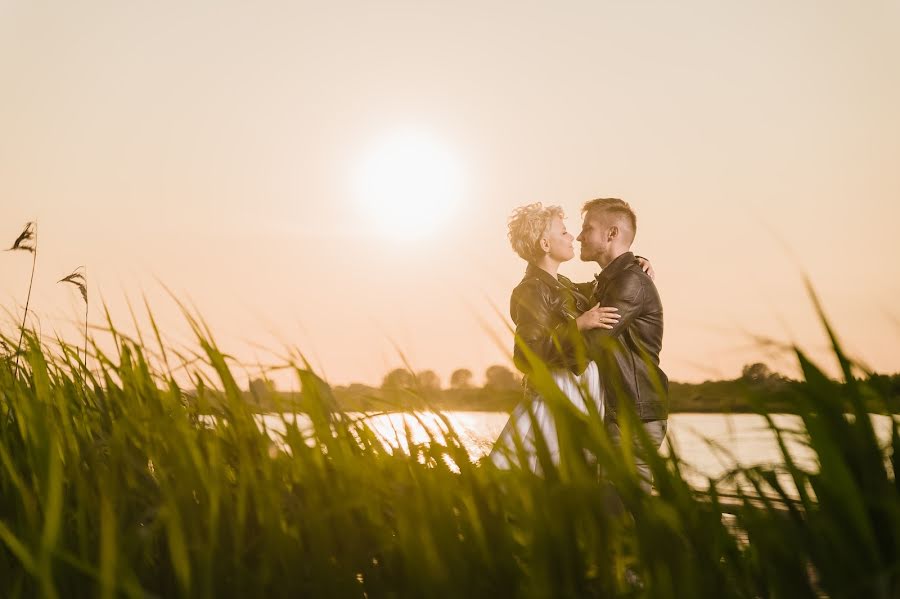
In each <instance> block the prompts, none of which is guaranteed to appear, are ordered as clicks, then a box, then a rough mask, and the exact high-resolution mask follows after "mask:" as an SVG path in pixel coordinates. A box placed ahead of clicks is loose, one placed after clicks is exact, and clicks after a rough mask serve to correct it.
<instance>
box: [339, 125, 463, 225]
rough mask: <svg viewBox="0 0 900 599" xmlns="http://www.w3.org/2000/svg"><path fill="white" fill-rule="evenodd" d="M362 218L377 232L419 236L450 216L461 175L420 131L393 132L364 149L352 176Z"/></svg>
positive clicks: (449, 154)
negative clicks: (357, 167) (358, 165)
mask: <svg viewBox="0 0 900 599" xmlns="http://www.w3.org/2000/svg"><path fill="white" fill-rule="evenodd" d="M355 185H356V194H355V195H356V198H357V201H358V203H359V206H360V210H361V212H362V215H363V217H364V218H365V222H366V223H367V224H370V225H371V226H372V227H373V228H374V229H375V230H376V231H377V232H379V233H380V234H382V235H385V236H389V237H392V238H398V239H419V238H422V237H428V236H430V235H432V234H434V233H435V232H437V231H438V230H439V229H440V228H441V227H442V226H443V225H445V224H446V222H447V221H448V219H449V218H451V217H452V215H453V212H454V209H455V208H456V207H457V206H458V204H459V201H460V196H461V195H462V187H463V178H462V173H461V170H460V167H459V164H458V161H457V159H456V157H455V156H454V154H453V152H452V151H450V149H449V148H448V147H447V146H445V145H444V144H441V143H440V142H439V141H438V140H437V139H435V138H434V137H432V136H430V135H428V134H427V133H425V132H423V131H416V130H402V131H395V132H393V133H390V134H388V135H385V136H383V137H381V138H379V139H378V140H377V141H376V142H375V143H373V144H372V145H371V146H370V147H369V148H368V150H367V152H366V153H365V155H364V157H363V160H362V163H361V167H360V169H359V172H358V174H357V177H356V180H355Z"/></svg>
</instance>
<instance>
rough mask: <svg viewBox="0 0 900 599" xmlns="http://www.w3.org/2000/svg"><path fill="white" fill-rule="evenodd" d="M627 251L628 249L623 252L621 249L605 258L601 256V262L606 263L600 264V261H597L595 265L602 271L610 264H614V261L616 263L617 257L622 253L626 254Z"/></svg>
mask: <svg viewBox="0 0 900 599" xmlns="http://www.w3.org/2000/svg"><path fill="white" fill-rule="evenodd" d="M628 251H629V250H628V249H624V250H623V249H616V250H613V251H612V253H610V254H608V255H607V256H603V258H602V260H605V261H606V264H602V263H601V262H600V260H597V265H598V266H599V267H600V268H601V269H602V268H606V267H607V266H609V265H610V264H612V263H613V262H615V261H616V258H618V257H619V256H621V255H622V254H624V253H626V252H628Z"/></svg>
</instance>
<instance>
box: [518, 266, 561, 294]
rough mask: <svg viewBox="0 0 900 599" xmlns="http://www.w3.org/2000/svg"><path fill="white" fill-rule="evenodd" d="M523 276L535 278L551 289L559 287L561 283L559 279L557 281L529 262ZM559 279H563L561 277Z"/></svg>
mask: <svg viewBox="0 0 900 599" xmlns="http://www.w3.org/2000/svg"><path fill="white" fill-rule="evenodd" d="M525 276H526V277H535V278H537V279H540V280H541V281H543V282H544V283H546V284H547V285H550V286H551V287H554V288H556V287H560V286H561V285H562V283H561V282H560V280H559V279H557V278H556V277H554V276H553V275H551V274H550V273H549V272H547V271H546V270H544V269H543V268H541V267H540V266H535V265H534V264H531V263H530V262H529V263H528V268H526V269H525ZM561 278H563V277H561Z"/></svg>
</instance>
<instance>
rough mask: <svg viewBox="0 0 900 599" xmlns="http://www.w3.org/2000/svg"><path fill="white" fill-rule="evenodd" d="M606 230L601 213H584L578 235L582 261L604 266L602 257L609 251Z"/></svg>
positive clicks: (607, 228)
mask: <svg viewBox="0 0 900 599" xmlns="http://www.w3.org/2000/svg"><path fill="white" fill-rule="evenodd" d="M608 230H609V227H608V226H606V223H605V222H604V220H603V218H602V215H600V214H597V213H590V212H588V213H587V214H585V215H584V222H583V223H582V225H581V233H579V235H578V241H579V242H580V243H581V260H582V261H584V262H598V263H600V266H601V267H602V266H605V263H604V257H605V256H606V254H607V253H608V252H609V240H608V238H607V233H608Z"/></svg>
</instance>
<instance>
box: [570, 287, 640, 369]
mask: <svg viewBox="0 0 900 599" xmlns="http://www.w3.org/2000/svg"><path fill="white" fill-rule="evenodd" d="M601 299H602V302H601V304H600V305H601V306H603V307H610V308H611V307H615V308H618V309H619V322H617V323H616V324H615V325H614V326H613V328H611V329H590V330H588V331H584V333H583V335H584V337H585V338H586V339H587V344H588V347H589V349H590V350H591V351H593V350H595V349H598V348H600V347H602V346H604V345H605V344H606V343H608V340H609V339H612V338H616V337H619V336H620V335H621V334H622V331H624V330H625V329H626V328H627V327H628V325H630V324H631V323H632V322H634V319H635V318H637V317H638V315H639V314H640V312H641V306H642V304H643V300H644V282H643V280H641V275H639V274H637V273H633V272H628V271H625V272H624V273H622V274H621V275H619V276H618V277H616V278H615V279H614V280H613V281H611V282H610V285H609V288H608V289H607V291H606V293H605V294H604V297H603V298H601Z"/></svg>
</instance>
